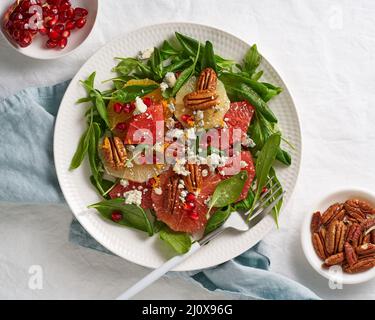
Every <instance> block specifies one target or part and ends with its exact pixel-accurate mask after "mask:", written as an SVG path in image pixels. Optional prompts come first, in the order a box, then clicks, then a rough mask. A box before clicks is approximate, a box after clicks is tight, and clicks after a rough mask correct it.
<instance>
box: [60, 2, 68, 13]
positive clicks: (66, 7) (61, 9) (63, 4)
mask: <svg viewBox="0 0 375 320" xmlns="http://www.w3.org/2000/svg"><path fill="white" fill-rule="evenodd" d="M70 7H71V4H70V3H69V2H68V1H64V2H63V3H61V4H60V6H59V10H60V11H67V10H68V9H69V8H70Z"/></svg>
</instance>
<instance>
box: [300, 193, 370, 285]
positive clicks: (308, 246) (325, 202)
mask: <svg viewBox="0 0 375 320" xmlns="http://www.w3.org/2000/svg"><path fill="white" fill-rule="evenodd" d="M348 199H358V200H361V201H366V202H367V203H369V204H370V205H371V206H372V207H373V208H375V194H374V193H372V192H371V191H367V190H363V189H360V188H353V189H343V190H339V191H334V192H331V193H329V194H328V195H327V196H326V197H325V198H324V199H322V200H321V201H319V202H318V203H317V204H316V205H315V206H314V207H311V210H310V211H309V212H308V213H306V217H305V219H304V222H303V224H302V232H301V242H302V248H303V251H304V254H305V256H306V259H307V261H308V262H309V263H310V265H311V266H312V267H313V268H314V269H315V270H316V271H317V272H318V273H319V274H321V275H322V276H323V277H325V278H327V279H328V280H330V282H329V283H330V284H329V285H330V286H332V288H333V287H335V288H338V285H340V284H357V283H362V282H366V281H369V280H371V279H373V278H375V267H372V268H371V269H369V270H367V271H363V272H358V273H347V272H344V271H343V269H342V268H341V266H333V267H328V268H327V267H323V263H324V261H323V260H322V259H321V258H320V257H319V256H318V254H317V253H316V251H315V249H314V245H313V241H312V231H311V221H312V217H313V214H314V213H315V212H317V211H320V213H321V214H323V213H324V212H325V211H326V209H327V208H328V207H330V206H331V205H333V204H334V203H344V202H345V201H347V200H348Z"/></svg>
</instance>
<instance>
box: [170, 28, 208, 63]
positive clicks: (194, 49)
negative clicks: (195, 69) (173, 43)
mask: <svg viewBox="0 0 375 320" xmlns="http://www.w3.org/2000/svg"><path fill="white" fill-rule="evenodd" d="M175 35H176V38H177V40H178V42H179V43H180V44H181V47H182V49H183V52H184V53H185V55H186V56H188V57H195V56H197V55H198V59H199V60H200V59H201V55H202V54H201V52H198V51H199V49H200V47H201V43H200V42H199V41H197V40H195V39H193V38H191V37H189V36H186V35H183V34H181V33H179V32H175Z"/></svg>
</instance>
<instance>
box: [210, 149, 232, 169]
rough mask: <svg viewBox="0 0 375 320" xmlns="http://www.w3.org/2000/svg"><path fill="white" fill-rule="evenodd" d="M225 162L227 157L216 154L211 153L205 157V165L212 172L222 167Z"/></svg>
mask: <svg viewBox="0 0 375 320" xmlns="http://www.w3.org/2000/svg"><path fill="white" fill-rule="evenodd" d="M227 160H228V158H227V157H225V156H220V155H218V154H217V153H213V154H211V155H209V156H208V157H207V164H208V166H209V167H210V170H211V171H214V170H215V168H217V167H221V166H224V165H225V164H226V162H227Z"/></svg>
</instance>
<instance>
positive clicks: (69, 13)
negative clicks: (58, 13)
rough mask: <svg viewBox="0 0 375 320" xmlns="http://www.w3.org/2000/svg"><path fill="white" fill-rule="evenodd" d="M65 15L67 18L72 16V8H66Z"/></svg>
mask: <svg viewBox="0 0 375 320" xmlns="http://www.w3.org/2000/svg"><path fill="white" fill-rule="evenodd" d="M66 16H67V17H68V19H72V18H74V9H73V8H69V9H68V10H66Z"/></svg>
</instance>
